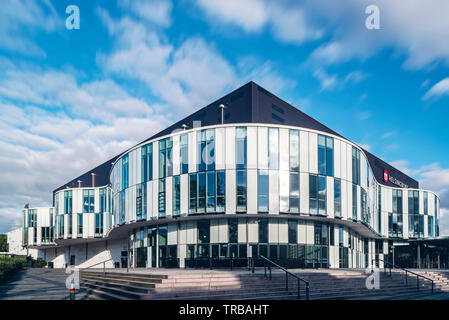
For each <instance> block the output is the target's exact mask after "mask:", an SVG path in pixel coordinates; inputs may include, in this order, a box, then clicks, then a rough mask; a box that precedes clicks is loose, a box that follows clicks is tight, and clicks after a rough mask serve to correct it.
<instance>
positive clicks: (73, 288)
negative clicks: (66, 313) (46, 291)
mask: <svg viewBox="0 0 449 320" xmlns="http://www.w3.org/2000/svg"><path fill="white" fill-rule="evenodd" d="M70 300H75V285H74V284H73V281H72V283H71V285H70Z"/></svg>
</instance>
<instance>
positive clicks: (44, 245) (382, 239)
mask: <svg viewBox="0 0 449 320" xmlns="http://www.w3.org/2000/svg"><path fill="white" fill-rule="evenodd" d="M439 202H440V201H439V198H438V196H437V195H436V194H435V193H433V192H432V191H429V190H423V189H420V188H419V183H418V181H416V180H414V179H413V178H411V177H409V176H407V175H406V174H404V173H403V172H401V171H400V170H398V169H396V168H394V167H392V166H391V165H389V164H388V163H386V162H384V161H382V160H381V159H379V158H377V157H376V156H374V155H373V154H371V153H370V152H368V151H367V150H364V149H363V148H361V147H360V146H358V145H357V144H355V143H353V142H351V141H350V140H348V139H346V138H344V137H343V136H341V135H340V134H338V133H337V132H335V131H333V130H332V129H330V128H328V127H326V126H325V125H323V124H322V123H320V122H318V121H317V120H315V119H313V118H311V117H309V116H308V115H306V114H305V113H303V112H301V111H300V110H298V109H297V108H295V107H293V106H291V105H290V104H288V103H286V102H285V101H283V100H281V99H280V98H278V97H276V96H275V95H273V94H272V93H270V92H268V91H267V90H265V89H264V88H262V87H260V86H259V85H257V84H256V83H254V82H250V83H248V84H246V85H244V86H243V87H241V88H239V89H237V90H235V91H233V92H231V93H229V94H227V95H226V96H224V97H222V98H220V99H218V100H217V101H215V102H213V103H211V104H210V105H208V106H206V107H204V108H202V109H200V110H198V111H197V112H195V113H193V114H192V115H190V116H188V117H186V118H184V119H182V120H180V121H178V122H177V123H175V124H173V125H172V126H170V127H168V128H166V129H165V130H163V131H161V132H159V133H157V134H155V135H154V136H152V137H150V138H149V139H147V140H145V141H142V142H141V143H139V144H138V145H136V146H134V147H132V148H131V149H129V150H127V151H125V152H123V153H121V154H119V155H117V156H116V157H114V158H113V159H111V160H109V161H107V162H105V163H103V164H101V165H100V166H98V167H96V168H94V169H92V170H90V171H88V172H86V173H84V174H82V175H80V176H79V177H77V178H75V179H73V180H72V181H70V182H68V183H66V184H64V185H62V186H61V187H59V188H57V189H56V190H55V191H54V192H53V206H52V207H50V208H37V209H34V208H27V209H25V210H24V228H23V232H24V245H25V246H27V247H29V248H37V249H39V251H40V252H42V255H43V256H44V257H45V259H47V260H48V261H52V262H53V263H54V266H55V267H63V266H66V265H76V266H82V267H83V266H89V265H92V264H94V263H97V262H100V261H104V260H107V259H111V260H109V261H108V265H109V266H112V265H116V266H117V265H120V266H123V267H124V266H128V265H129V266H131V267H142V268H144V267H146V268H156V267H180V268H184V267H186V268H188V267H209V266H212V267H220V266H227V265H229V264H230V261H231V259H232V263H233V264H234V266H237V265H240V266H245V265H246V264H247V263H248V258H250V257H252V258H256V257H258V256H259V255H264V256H266V257H268V258H270V259H272V260H276V261H278V262H279V263H280V264H283V265H285V266H289V267H292V266H296V267H310V268H316V267H324V268H328V267H329V268H351V267H360V268H362V267H367V266H370V265H371V261H372V259H375V260H376V261H377V263H378V264H379V265H380V266H382V265H383V260H384V259H385V258H386V256H387V255H391V248H392V247H393V246H395V245H399V244H405V245H407V244H408V243H409V242H410V241H416V239H426V238H434V237H437V236H438V234H439V231H438V218H439Z"/></svg>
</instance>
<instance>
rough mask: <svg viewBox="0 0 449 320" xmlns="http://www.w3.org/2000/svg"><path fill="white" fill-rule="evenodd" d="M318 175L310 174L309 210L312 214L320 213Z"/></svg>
mask: <svg viewBox="0 0 449 320" xmlns="http://www.w3.org/2000/svg"><path fill="white" fill-rule="evenodd" d="M317 185H318V176H316V175H314V174H311V175H309V210H310V214H318V187H317Z"/></svg>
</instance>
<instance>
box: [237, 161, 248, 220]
mask: <svg viewBox="0 0 449 320" xmlns="http://www.w3.org/2000/svg"><path fill="white" fill-rule="evenodd" d="M236 174H237V177H236V178H237V212H245V211H246V170H237V172H236Z"/></svg>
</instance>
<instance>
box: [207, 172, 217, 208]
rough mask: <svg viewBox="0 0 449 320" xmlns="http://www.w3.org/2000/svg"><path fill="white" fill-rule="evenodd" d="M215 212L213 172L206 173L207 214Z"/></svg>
mask: <svg viewBox="0 0 449 320" xmlns="http://www.w3.org/2000/svg"><path fill="white" fill-rule="evenodd" d="M214 211H215V172H214V171H212V172H208V173H207V212H214Z"/></svg>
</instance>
